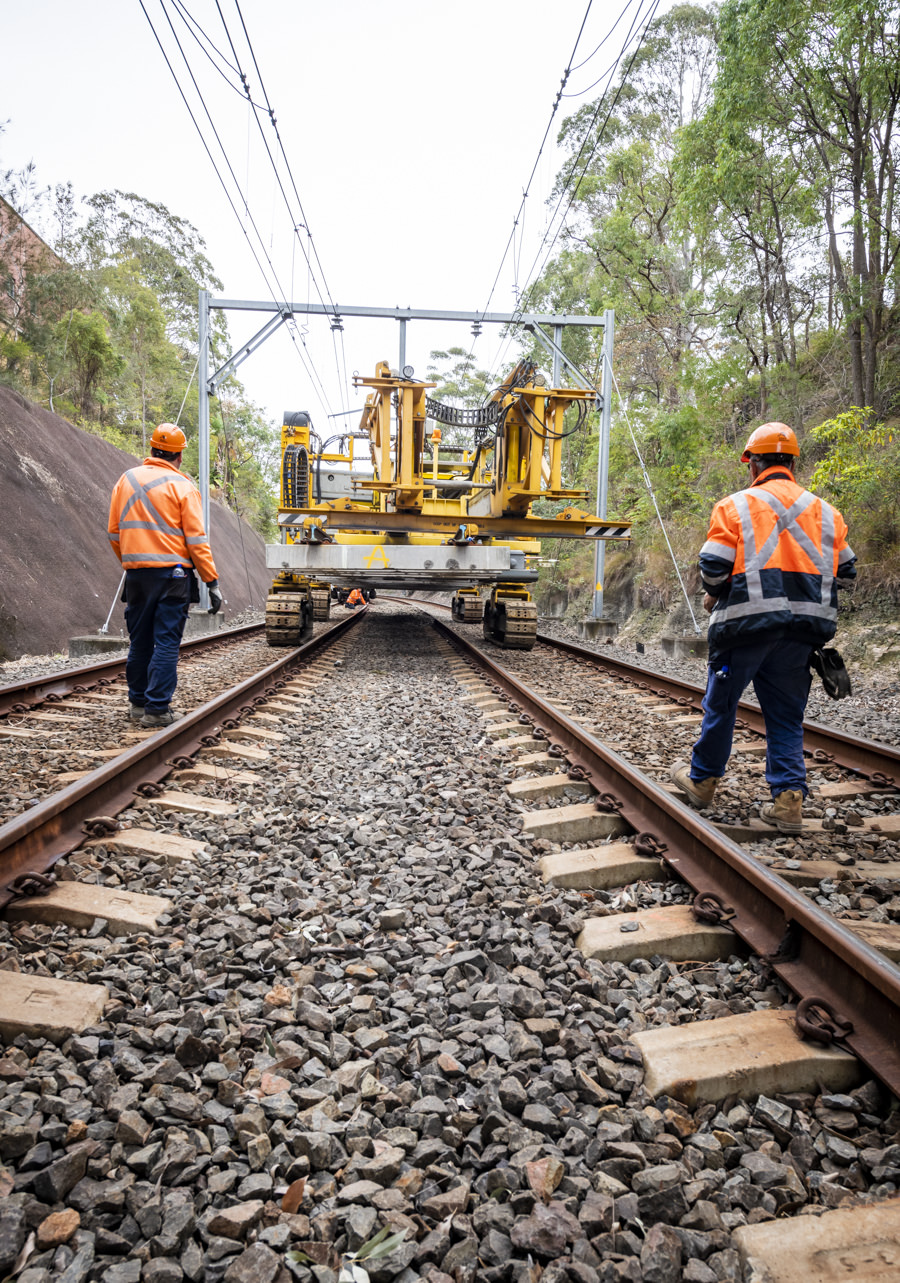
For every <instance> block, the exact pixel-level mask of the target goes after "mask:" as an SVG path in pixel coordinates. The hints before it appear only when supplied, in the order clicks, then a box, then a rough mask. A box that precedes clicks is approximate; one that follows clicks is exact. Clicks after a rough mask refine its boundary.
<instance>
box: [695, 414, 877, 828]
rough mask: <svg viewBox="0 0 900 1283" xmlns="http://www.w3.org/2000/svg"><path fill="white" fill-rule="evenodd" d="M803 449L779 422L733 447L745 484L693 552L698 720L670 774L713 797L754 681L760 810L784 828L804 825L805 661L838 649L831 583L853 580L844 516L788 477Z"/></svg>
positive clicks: (706, 800)
mask: <svg viewBox="0 0 900 1283" xmlns="http://www.w3.org/2000/svg"><path fill="white" fill-rule="evenodd" d="M799 453H800V447H799V445H798V444H797V438H796V436H795V435H794V432H793V431H792V429H791V428H789V427H788V426H787V424H784V423H765V424H763V426H762V427H760V428H756V429H755V430H754V431H753V432H752V433H751V434H750V439H749V440H748V442H747V445H746V447H745V449H744V453H743V454H742V455H741V462H742V463H746V464H748V465H749V468H750V484H749V486H748V487H747V489H746V490H739V491H737V492H736V493H735V494H730V495H727V496H726V497H725V498H724V499H721V500H720V501H719V502H718V503H717V504H716V506H715V508H714V509H713V512H712V517H711V519H710V526H709V535H708V537H707V540H706V543H705V544H704V545H703V547H702V548H701V550H700V577H701V579H702V581H703V587H704V588H705V590H706V596H705V597H704V601H703V604H704V606H705V608H706V610H707V611H709V612H711V614H710V622H709V675H708V681H707V686H706V695H705V696H704V698H703V723H702V725H701V727H700V738H699V739H698V740H697V742H696V744H695V745H694V751H693V754H692V756H691V761H690V764H687V763H681V762H676V763H675V764H674V765H673V767H672V770H671V778H672V780H673V781H674V783H675V784H677V785H678V787H679V788H680V789H681V790H682V792H683V793H685V794H686V796H687V798H688V800H689V801H690V802H691V803H692V804H693V805H694V806H696V807H697V808H698V809H701V810H702V809H703V808H705V807H708V806H709V805H710V804H711V802H712V800H713V798H714V796H715V791H716V786H717V784H718V782H719V780H720V779H721V778H722V776H723V775H724V774H725V767H726V764H727V762H728V758H729V756H730V754H731V745H732V738H733V735H734V723H735V714H736V713H737V706H738V701H739V699H740V697H741V695H742V693H743V691H744V689H745V687H746V686H748V685H749V684H750V683H751V682H752V683H753V689H754V691H755V692H756V697H757V699H758V700H759V705H760V708H761V710H762V714H763V718H764V719H765V723H766V781H767V783H768V785H769V789H770V792H771V794H772V801H771V802H768V803H766V804H765V805H764V806H763V807H762V811H761V814H762V816H763V818H764V819H767V820H768V821H769V822H770V823H772V824H774V825H775V827H776V828H778V829H781V830H782V831H783V832H786V833H798V832H800V831H801V829H802V828H803V817H802V808H803V799H804V797H806V794H807V787H806V766H805V763H804V760H803V716H804V714H805V712H806V701H807V699H808V698H809V688H810V684H811V673H810V665H811V664H812V665H813V666H814V667H815V668H816V669H817V671H820V672H821V671H822V667H821V665H822V664H823V662H825V660H826V659H827V658H828V656H830V655H834V654H835V652H826V654H825V656H823V655H822V654H821V647H822V646H823V645H824V644H825V643H826V642H829V641H830V640H831V638H832V637H833V636H834V634H835V630H836V629H837V589H838V586H839V585H841V584H843V585H847V584H849V583H850V582H852V581H853V580H854V579H855V578H856V557H855V555H854V553H853V549H852V548H850V547H849V545H848V543H847V524H846V522H845V521H844V518H843V517H842V516H841V514H840V513H839V512H838V510H837V509H836V508H832V506H831V505H830V504H828V503H826V502H825V500H824V499H820V498H818V496H817V495H814V494H813V493H812V492H811V491H809V490H805V489H804V488H803V486H801V485H800V483H799V482H798V481H796V480H795V478H794V463H795V460H796V458H797V456H798V455H799ZM829 662H830V661H829ZM837 662H838V664H840V659H839V658H838V660H837ZM840 667H841V670H842V671H843V665H840ZM844 676H846V674H844ZM824 680H825V677H824V673H823V681H824ZM826 690H828V684H827V682H826ZM843 693H845V694H846V693H849V682H848V683H847V687H846V689H845V690H844V691H843ZM835 697H836V698H838V697H839V696H835Z"/></svg>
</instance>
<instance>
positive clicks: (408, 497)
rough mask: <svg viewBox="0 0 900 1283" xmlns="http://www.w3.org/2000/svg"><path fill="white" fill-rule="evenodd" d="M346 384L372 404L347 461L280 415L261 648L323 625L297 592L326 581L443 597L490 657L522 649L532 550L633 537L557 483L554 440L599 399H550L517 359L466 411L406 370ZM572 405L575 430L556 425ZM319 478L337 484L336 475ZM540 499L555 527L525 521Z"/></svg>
mask: <svg viewBox="0 0 900 1283" xmlns="http://www.w3.org/2000/svg"><path fill="white" fill-rule="evenodd" d="M354 386H356V387H365V388H367V389H369V392H368V396H367V397H366V403H365V407H364V409H363V411H362V416H361V419H360V422H359V427H358V429H357V431H356V432H355V433H351V434H348V436H347V438H345V440H346V441H347V447H346V449H345V450H339V451H337V452H331V453H326V452H324V451H322V450H319V451H318V452H317V451H316V450H315V448H314V434H313V431H312V425H311V422H310V418H309V415H308V414H306V413H304V412H296V413H291V414H287V415H285V424H284V427H283V429H282V460H283V466H282V495H281V507H280V509H279V518H278V519H279V525H280V527H281V530H282V539H283V542H282V543H280V544H276V545H271V544H270V545H268V546H267V549H266V559H267V565H268V566H269V568H270V569H271V570H273V571H275V572H276V573H275V578H274V582H273V584H272V591H271V594H270V596H269V601H268V605H267V613H266V620H267V637H268V638H269V640H270V642H271V643H272V644H274V645H279V644H287V643H288V642H289V641H290V640H297V639H298V638H300V637H302V636H303V635H304V629H305V628H307V627H308V626H309V625H310V624H311V622H312V619H314V618H324V617H326V616H324V615H321V614H320V613H319V612H318V611H317V610H316V609H315V606H314V605H313V604H312V599H311V600H310V601H309V602H307V601H305V600H304V594H306V593H310V594H313V593H316V592H317V591H318V592H320V593H321V588H316V587H314V584H316V585H321V584H324V583H331V584H338V585H343V586H347V587H349V586H353V585H355V586H359V587H362V588H374V589H376V590H377V589H379V588H390V589H395V590H396V589H397V588H398V587H399V588H403V587H405V588H407V589H410V590H412V589H431V590H435V589H453V590H455V596H454V597H453V614H454V617H455V618H456V619H458V620H460V621H462V622H467V623H480V622H483V628H484V635H485V637H487V638H489V639H490V640H492V641H494V642H495V643H497V644H498V645H500V646H503V647H506V648H511V649H519V650H529V649H531V647H532V646H533V645H534V641H535V637H536V634H537V607H536V606H535V603H534V601H533V600H532V598H531V593H530V591H529V586H530V585H531V584H533V583H534V582H535V580H536V579H537V567H536V565H535V562H536V559H537V557H538V556H539V554H540V539H541V538H545V537H548V536H549V537H554V538H560V537H561V538H573V539H579V538H580V539H614V540H627V539H628V538H629V535H630V525H629V523H628V522H618V521H617V522H609V521H601V519H600V518H598V517H595V516H593V515H592V514H590V513H588V512H585V511H583V510H582V509H581V508H579V507H577V506H575V504H576V502H578V501H584V500H585V499H586V498H587V495H586V492H585V491H583V490H573V489H569V488H567V487H565V486H563V484H562V451H563V441H564V439H565V437H566V436H567V435H568V434H569V433H571V432H573V431H576V430H578V429H579V428H580V427H582V426H583V425H584V423H585V421H586V419H587V415H588V413H589V412H590V411H591V409H593V407H594V404H595V401H596V396H595V394H594V393H593V392H592V391H590V390H586V389H583V388H565V387H562V388H550V387H547V386H546V384H545V382H544V380H543V378H542V377H541V376H540V375H539V374H538V372H537V370H536V369H535V367H534V366H533V365H532V364H531V363H530V362H527V361H523V362H520V363H519V365H517V366H516V368H515V369H514V370H513V371H512V373H511V374H510V375H509V376H508V378H507V379H505V380H504V382H503V383H502V384H501V385H500V387H498V388H497V389H496V390H495V391H494V392H493V393H492V394H491V396H490V398H489V399H488V400H487V401H486V402H485V404H484V406H482V407H481V408H480V409H479V410H474V411H460V410H458V409H456V408H455V407H451V406H445V405H442V404H441V403H439V402H436V401H433V400H432V399H431V398H430V397H429V395H428V393H429V391H430V390H431V389H432V388H434V386H435V385H434V384H433V383H426V382H423V381H421V380H416V379H414V378H413V377H412V372H411V371H410V370H409V367H407V369H406V370H405V371H404V372H403V373H397V372H396V371H393V370H391V369H390V367H389V365H388V363H387V362H386V361H382V362H380V363H379V364H378V366H377V367H376V370H375V373H374V374H373V375H370V376H367V377H362V376H359V375H357V376H356V377H355V378H354ZM572 407H574V410H575V415H574V418H575V422H574V424H570V425H569V426H566V422H565V414H566V411H567V410H569V409H570V408H572ZM429 423H431V424H432V425H433V426H432V427H431V429H430V430H429V426H428V425H429ZM442 424H445V425H450V426H451V427H452V428H453V429H456V430H462V431H464V432H465V433H466V434H467V435H468V436H469V437H470V440H469V443H468V444H467V445H465V446H451V447H449V448H448V447H447V446H445V445H444V443H443V428H442V426H441V425H442ZM360 439H361V440H362V441H363V442H365V445H367V446H368V459H367V460H366V461H365V463H366V465H367V466H365V467H361V466H360V461H359V459H358V458H357V456H356V453H355V442H356V441H358V440H360ZM364 448H365V447H364ZM323 464H325V465H326V466H327V467H328V468H329V469H335V468H339V469H343V471H340V472H339V473H338V474H337V475H338V476H339V477H340V478H341V483H340V484H339V485H338V487H337V488H338V490H341V491H343V493H339V494H335V495H334V496H333V497H332V496H329V495H326V494H323V492H322V485H321V470H322V465H323ZM328 476H329V477H330V479H331V480H332V481H335V480H336V476H335V472H334V471H333V470H332V471H329V473H328ZM539 500H545V501H550V502H552V503H556V504H558V503H560V502H562V503H565V504H566V507H565V508H564V509H563V511H562V512H560V513H558V514H557V515H556V516H554V517H539V516H535V515H534V514H533V512H532V506H533V504H534V503H536V502H537V501H539ZM484 585H488V586H489V587H490V597H489V599H488V601H487V603H486V604H485V603H484V602H483V601H482V598H481V594H480V591H479V588H480V587H481V586H484Z"/></svg>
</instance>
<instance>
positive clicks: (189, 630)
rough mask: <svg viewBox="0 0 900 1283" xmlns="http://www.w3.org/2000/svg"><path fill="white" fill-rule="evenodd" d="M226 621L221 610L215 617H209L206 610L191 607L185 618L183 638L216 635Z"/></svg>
mask: <svg viewBox="0 0 900 1283" xmlns="http://www.w3.org/2000/svg"><path fill="white" fill-rule="evenodd" d="M225 624H226V620H225V618H224V616H223V615H222V612H221V610H220V611H219V613H218V614H217V615H211V614H210V613H209V612H208V611H206V610H201V609H200V608H199V607H197V608H196V609H195V608H194V607H191V610H190V612H189V614H188V617H187V623H186V624H185V626H184V635H185V637H203V636H205V635H206V633H217V632H219V631H220V630H221V629H223V628H224V627H225Z"/></svg>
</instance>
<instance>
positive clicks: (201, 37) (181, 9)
mask: <svg viewBox="0 0 900 1283" xmlns="http://www.w3.org/2000/svg"><path fill="white" fill-rule="evenodd" d="M172 3H173V4H174V6H175V9H176V11H177V13H178V16H179V17H180V18H181V20H182V22H183V23H184V25H185V27H187V29H188V31H189V32H190V34H191V36H192V37H193V39H194V40H195V41H196V43H197V44H198V45H199V47H200V49H201V51H202V53H203V54H204V56H205V57H206V58H207V59H208V60H209V62H210V63H211V64H212V66H213V67H214V68H215V69H216V71H217V72H218V73H219V75H220V76H221V77H222V79H223V80H224V81H225V83H226V84H227V85H228V87H229V89H233V90H234V92H235V93H236V94H238V95H239V96H240V97H241V98H244V97H245V96H246V95H245V93H244V86H243V85H242V84H235V83H234V81H233V80H232V79H231V78H230V77H229V75H228V73H227V72H226V71H223V70H222V67H221V66H220V65H219V63H218V62H216V59H215V58H214V57H213V56H212V54H211V53H210V52H209V49H212V50H213V51H214V52H215V53H216V55H217V57H218V58H220V59H221V61H222V62H224V64H225V66H226V67H228V68H229V70H231V71H233V72H234V73H235V74H236V75H237V76H240V71H239V70H238V68H237V67H235V66H233V65H232V64H231V63H230V62H229V61H228V59H227V57H226V56H225V54H223V53H222V51H221V49H219V48H218V46H217V45H215V44H214V43H213V41H212V40H211V39H210V37H209V36H208V35H207V33H206V32H205V31H204V30H203V28H202V27H201V26H200V24H199V22H197V20H196V18H194V16H193V15H192V14H191V12H190V11H189V9H188V8H187V6H186V5H185V4H184V3H183V0H172ZM207 45H208V46H209V49H208V48H207ZM253 106H254V107H257V108H259V110H263V109H262V108H261V107H260V105H259V103H254V104H253Z"/></svg>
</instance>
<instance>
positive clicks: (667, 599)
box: [524, 0, 900, 609]
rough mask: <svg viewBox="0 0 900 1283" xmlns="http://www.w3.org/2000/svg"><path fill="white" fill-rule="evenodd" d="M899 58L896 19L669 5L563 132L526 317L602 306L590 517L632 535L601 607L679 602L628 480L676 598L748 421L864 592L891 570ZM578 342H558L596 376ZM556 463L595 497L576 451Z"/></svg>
mask: <svg viewBox="0 0 900 1283" xmlns="http://www.w3.org/2000/svg"><path fill="white" fill-rule="evenodd" d="M898 53H900V50H898V35H897V22H896V4H895V2H894V0H778V3H774V2H773V0H724V3H723V4H722V5H721V7H719V6H717V5H714V4H709V5H707V6H706V7H701V6H698V5H690V4H676V5H674V6H673V7H672V8H671V9H670V10H669V11H668V12H667V13H666V14H665V15H664V16H663V17H662V18H659V19H657V20H656V21H655V22H654V23H652V24H651V26H650V29H649V31H648V33H647V38H646V39H645V40H644V42H643V43H642V46H641V49H640V53H639V56H638V58H637V59H636V60H635V63H634V65H633V66H632V68H631V70H630V72H629V74H628V76H627V78H626V79H624V81H623V80H620V81H619V83H618V84H617V85H614V86H613V87H612V89H611V90H610V92H609V96H608V99H607V100H606V101H604V102H601V103H587V104H584V105H583V106H582V107H580V108H579V110H578V111H577V112H576V113H575V114H574V115H573V116H571V117H570V118H569V119H568V120H566V121H565V122H564V124H563V127H562V130H561V133H560V141H561V143H562V144H563V146H564V147H566V148H567V150H568V152H569V156H570V159H569V160H567V161H566V163H565V164H564V165H563V167H562V169H561V171H560V174H559V175H558V178H557V187H556V191H557V193H559V194H562V193H566V194H567V195H572V196H573V202H572V210H571V213H570V215H569V218H568V227H567V230H566V232H565V233H564V234H563V236H562V237H561V242H560V243H561V249H560V252H559V253H558V254H557V256H556V257H555V259H554V260H553V261H552V262H550V263H549V264H548V266H547V268H546V270H545V271H544V273H543V275H542V277H541V279H540V280H539V281H538V282H537V283H536V284H535V285H534V286H533V287H532V289H531V290H530V291H529V298H528V305H529V306H533V307H535V308H541V309H543V310H551V309H552V310H561V311H562V310H565V311H571V312H578V311H583V312H587V313H591V314H595V315H596V314H598V313H600V312H601V311H602V310H603V309H604V308H607V307H613V308H615V312H616V347H615V364H616V372H617V377H618V383H619V386H620V388H621V390H622V400H621V401H618V400H617V401H616V402H615V403H614V407H613V431H612V440H611V453H610V498H609V511H610V513H612V514H615V515H617V516H621V517H623V518H627V519H630V520H631V521H632V523H633V534H634V542H633V545H632V547H631V549H630V550H629V551H627V552H625V551H613V550H611V549H608V550H607V553H608V558H609V564H610V565H614V566H615V567H616V569H615V573H613V574H610V573H609V571H607V575H606V579H607V588H608V589H609V591H611V592H613V593H618V594H620V600H622V601H625V600H626V599H628V600H629V601H630V604H632V605H634V606H635V607H637V608H640V607H642V606H643V607H647V608H651V609H658V608H662V607H665V606H667V605H668V604H670V603H671V602H672V601H673V599H674V594H675V593H676V592H677V591H678V590H677V586H675V583H674V578H675V577H674V572H673V569H672V566H671V561H670V559H669V555H668V551H667V549H666V546H665V541H664V539H663V537H662V532H661V529H660V524H659V520H658V518H657V515H656V512H655V510H654V505H653V502H652V500H651V498H650V495H649V493H648V488H647V482H648V481H649V484H650V486H652V489H653V492H654V494H655V495H656V498H657V502H658V503H659V506H660V508H661V510H662V512H663V514H664V517H665V521H666V527H667V531H668V533H669V537H670V540H671V542H672V545H673V547H674V551H675V556H676V559H677V561H678V563H679V566H680V567H681V570H682V573H683V574H686V576H687V578H688V579H689V580H690V581H691V582H696V557H697V550H698V548H699V546H700V545H701V544H702V542H703V539H704V537H705V533H706V523H707V518H708V514H709V511H710V509H711V507H712V505H713V504H714V503H715V501H716V500H717V499H719V498H721V497H722V496H723V495H724V494H727V493H729V492H731V491H733V490H736V489H739V488H741V487H742V486H744V485H745V484H746V473H745V471H744V470H743V469H742V468H741V466H740V465H739V463H738V457H739V455H740V451H741V448H742V446H743V444H744V442H745V440H746V437H747V436H748V435H749V431H750V429H751V428H752V427H753V426H755V425H756V424H758V423H760V422H765V421H766V420H767V419H781V420H783V421H785V422H788V423H791V424H792V426H794V427H795V428H796V429H797V431H798V434H799V436H800V438H801V443H802V449H803V453H802V466H803V467H804V468H805V467H806V466H812V465H813V464H815V465H816V467H815V473H814V484H816V485H817V486H820V487H821V488H823V489H824V490H825V491H826V492H827V493H828V494H829V495H830V496H831V498H833V499H834V501H835V502H836V503H837V504H839V506H840V507H841V508H842V511H843V512H844V515H845V517H846V518H847V520H848V522H849V524H850V528H851V539H852V542H853V545H854V547H855V548H856V549H857V551H858V552H859V553H860V557H861V561H862V562H863V563H864V564H866V566H867V571H868V573H869V574H871V575H873V576H876V577H877V576H879V575H882V574H884V573H886V572H884V569H883V567H884V565H885V561H886V558H887V557H890V556H896V554H897V547H898V545H900V533H898V527H900V517H898V514H897V511H896V508H897V504H898V502H900V474H898V471H897V467H898V462H897V460H898V453H897V447H895V443H894V441H893V439H892V436H891V429H890V426H885V423H884V422H881V423H878V422H876V421H875V415H876V414H880V415H881V418H882V420H885V419H886V418H887V415H888V414H889V413H891V412H894V413H896V410H897V408H898V407H900V222H898V219H897V207H896V199H897V197H896V193H897V192H898V191H900V148H898V146H897V141H898V139H897V133H896V127H897V126H896V121H897V118H898V115H900V56H898ZM614 95H617V98H616V99H615V101H614ZM610 109H612V114H611V116H610V118H609V123H608V125H607V126H606V129H605V132H604V136H603V141H602V144H601V145H599V146H595V145H596V144H597V138H596V135H595V134H594V132H593V131H594V130H595V129H596V128H597V124H596V123H595V122H598V121H602V120H605V119H606V116H607V112H608V111H609V110H610ZM582 146H583V150H582V151H581V155H582V157H584V156H585V155H589V156H590V155H591V154H592V152H593V155H592V159H591V161H590V165H589V169H588V172H587V175H586V177H585V180H584V181H583V182H581V183H580V184H579V185H578V187H577V190H576V189H574V187H573V182H572V179H573V173H574V172H575V158H576V157H577V156H578V154H579V150H580V149H582ZM581 163H583V161H582V162H581ZM598 338H599V336H598V335H596V334H593V333H590V332H588V331H586V330H584V331H579V332H577V333H575V332H572V333H571V334H570V333H569V332H568V331H567V332H566V333H565V334H564V340H563V341H564V344H565V345H566V349H567V351H570V352H576V353H577V364H579V365H580V366H581V368H583V369H585V370H586V371H588V372H592V373H593V372H594V371H596V370H597V364H598V355H599V353H598V350H597V343H598ZM524 346H525V350H526V351H529V352H531V351H532V350H533V349H532V347H531V346H530V345H529V344H525V345H524ZM854 405H856V406H860V405H868V406H873V407H874V412H873V411H871V410H869V411H865V412H863V411H858V410H853V409H852V408H851V407H852V406H854ZM626 415H627V418H628V420H629V422H630V430H629V425H628V424H626V421H625V420H626ZM822 420H826V422H825V423H824V424H822V426H821V427H820V428H819V429H815V430H813V431H812V432H808V433H807V425H808V424H816V423H821V421H822ZM887 422H888V424H889V420H887ZM632 431H633V433H634V437H635V439H636V444H637V449H638V450H639V451H640V454H641V455H642V457H643V459H644V462H645V470H644V469H642V467H641V466H640V465H639V463H638V458H637V451H636V449H635V443H634V442H633V441H632V435H631V433H632ZM576 449H577V450H579V451H580V457H579V462H578V463H577V466H576V468H575V469H574V471H577V473H578V475H579V478H580V479H581V480H587V481H588V483H589V484H591V488H593V486H592V468H594V467H595V466H596V453H597V446H596V437H593V438H592V439H589V440H588V441H587V442H584V441H582V442H581V443H580V444H579V445H577V446H576V443H575V442H574V441H573V443H572V449H571V452H570V457H571V456H573V455H574V452H575V450H576ZM645 471H646V476H645ZM801 479H802V476H801ZM544 553H545V556H547V557H548V558H554V559H556V564H555V565H554V566H553V568H552V569H551V570H549V572H548V573H547V574H546V576H545V581H546V585H547V592H548V595H549V594H550V593H551V592H553V591H557V590H559V591H566V592H568V594H569V596H570V598H572V597H575V596H578V595H579V594H580V599H581V604H582V605H584V604H586V602H587V600H588V599H587V593H588V592H589V587H590V584H589V575H588V574H587V573H586V570H587V563H586V562H584V561H583V560H582V559H581V558H580V557H579V555H578V553H577V551H576V550H575V549H571V548H566V549H563V548H562V547H560V548H552V547H551V546H550V545H549V544H548V545H547V546H546V547H545V549H544Z"/></svg>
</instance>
